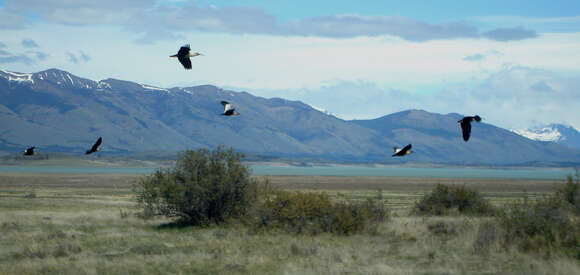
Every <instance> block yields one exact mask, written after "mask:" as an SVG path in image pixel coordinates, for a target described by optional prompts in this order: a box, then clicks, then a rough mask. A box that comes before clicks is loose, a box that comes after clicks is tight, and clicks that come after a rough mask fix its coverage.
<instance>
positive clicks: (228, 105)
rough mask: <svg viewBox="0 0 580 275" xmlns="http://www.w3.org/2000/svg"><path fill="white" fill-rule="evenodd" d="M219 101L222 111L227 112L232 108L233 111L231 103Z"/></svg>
mask: <svg viewBox="0 0 580 275" xmlns="http://www.w3.org/2000/svg"><path fill="white" fill-rule="evenodd" d="M221 103H222V105H223V106H224V113H226V112H228V111H230V110H232V112H233V110H234V108H233V107H232V104H230V103H229V102H227V101H222V102H221Z"/></svg>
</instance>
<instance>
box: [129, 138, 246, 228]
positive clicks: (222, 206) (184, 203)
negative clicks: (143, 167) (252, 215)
mask: <svg viewBox="0 0 580 275" xmlns="http://www.w3.org/2000/svg"><path fill="white" fill-rule="evenodd" d="M241 158H242V154H240V153H236V152H234V151H233V149H231V148H230V149H227V150H226V149H224V147H221V146H220V147H218V148H217V149H216V150H214V151H211V152H210V151H209V150H207V149H198V150H196V151H193V150H187V151H184V152H182V153H180V154H179V155H178V159H177V163H176V165H175V167H174V168H172V169H167V170H158V171H156V172H155V173H154V174H153V175H150V176H148V177H146V178H143V179H141V180H140V181H139V182H138V183H137V185H136V186H135V192H136V194H137V202H138V203H139V206H140V207H141V208H142V209H143V210H144V211H143V213H144V215H145V216H151V215H164V216H167V217H178V218H179V222H180V223H184V224H191V225H207V224H209V223H221V222H224V221H226V220H228V219H230V218H237V217H240V216H243V215H245V214H246V213H247V211H248V209H250V207H251V206H252V205H253V204H254V203H255V200H256V192H255V188H256V183H255V181H252V180H250V174H249V170H248V168H247V167H246V166H244V165H242V163H241Z"/></svg>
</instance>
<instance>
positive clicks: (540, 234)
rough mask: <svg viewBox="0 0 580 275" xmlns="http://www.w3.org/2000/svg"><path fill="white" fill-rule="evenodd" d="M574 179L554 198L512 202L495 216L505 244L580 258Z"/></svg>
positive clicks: (556, 193)
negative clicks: (560, 251)
mask: <svg viewBox="0 0 580 275" xmlns="http://www.w3.org/2000/svg"><path fill="white" fill-rule="evenodd" d="M578 185H579V183H578V175H576V181H574V180H573V178H572V177H571V176H570V177H568V180H567V183H566V185H564V186H562V187H561V188H559V189H558V190H557V191H556V192H555V193H554V194H552V195H550V196H546V197H543V198H539V199H538V200H536V201H529V200H527V199H523V200H519V201H515V202H513V203H511V204H509V205H507V206H506V207H504V208H503V209H502V210H501V211H499V213H498V223H499V224H500V225H501V227H502V228H503V230H504V231H505V235H504V237H503V239H504V242H505V243H506V244H514V245H517V246H518V247H520V248H521V249H523V250H539V249H545V248H550V249H553V250H563V251H565V252H567V253H569V254H572V255H574V257H577V258H580V246H579V245H578V244H579V243H580V220H579V219H578V217H577V215H578V202H579V201H578Z"/></svg>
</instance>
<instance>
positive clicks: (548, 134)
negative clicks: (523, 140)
mask: <svg viewBox="0 0 580 275" xmlns="http://www.w3.org/2000/svg"><path fill="white" fill-rule="evenodd" d="M512 131H513V132H515V133H516V134H518V135H520V136H524V137H527V138H529V139H532V140H539V141H552V142H558V141H560V140H561V139H562V138H564V139H565V137H564V136H562V133H560V131H558V128H553V127H542V128H533V129H519V130H512Z"/></svg>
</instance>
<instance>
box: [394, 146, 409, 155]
mask: <svg viewBox="0 0 580 275" xmlns="http://www.w3.org/2000/svg"><path fill="white" fill-rule="evenodd" d="M411 147H413V146H411V144H409V145H407V146H405V147H403V149H400V148H397V147H394V148H393V149H394V150H395V153H394V154H393V157H404V156H406V155H408V154H410V153H413V151H411Z"/></svg>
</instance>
